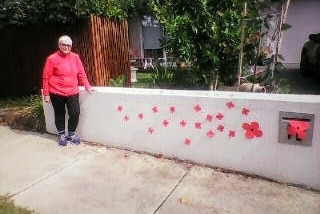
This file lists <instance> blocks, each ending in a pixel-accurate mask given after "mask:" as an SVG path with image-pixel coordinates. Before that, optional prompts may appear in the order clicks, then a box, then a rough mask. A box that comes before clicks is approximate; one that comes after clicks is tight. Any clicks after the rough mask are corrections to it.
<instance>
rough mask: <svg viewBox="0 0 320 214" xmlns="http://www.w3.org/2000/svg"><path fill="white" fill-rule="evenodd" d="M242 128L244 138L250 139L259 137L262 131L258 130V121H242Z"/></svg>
mask: <svg viewBox="0 0 320 214" xmlns="http://www.w3.org/2000/svg"><path fill="white" fill-rule="evenodd" d="M242 128H243V129H245V130H246V138H247V139H252V138H254V137H261V136H262V134H263V132H262V131H261V130H260V126H259V123H258V122H251V123H250V124H249V123H243V124H242Z"/></svg>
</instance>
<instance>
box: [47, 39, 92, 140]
mask: <svg viewBox="0 0 320 214" xmlns="http://www.w3.org/2000/svg"><path fill="white" fill-rule="evenodd" d="M58 48H59V49H58V50H57V51H56V52H55V53H53V54H51V55H50V56H48V57H47V59H46V62H45V65H44V68H43V75H42V86H43V95H44V100H45V102H50V101H51V103H52V106H53V109H54V117H55V125H56V128H57V131H58V134H59V140H58V141H59V145H61V146H66V145H67V142H68V141H70V142H72V143H74V144H80V139H79V137H78V136H77V135H76V129H77V126H78V121H79V115H80V104H79V87H78V86H79V84H82V85H84V87H85V89H86V91H88V92H91V86H90V84H89V81H88V79H87V75H86V73H85V70H84V67H83V64H82V62H81V60H80V57H79V55H78V54H76V53H74V52H72V51H71V48H72V40H71V38H70V37H69V36H67V35H64V36H61V37H60V38H59V40H58ZM66 107H67V111H68V116H69V118H68V134H67V135H66V133H65V131H66V130H65V117H66Z"/></svg>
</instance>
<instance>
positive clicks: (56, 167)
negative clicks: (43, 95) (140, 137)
mask: <svg viewBox="0 0 320 214" xmlns="http://www.w3.org/2000/svg"><path fill="white" fill-rule="evenodd" d="M0 163H1V164H0V194H1V195H4V194H9V195H12V199H13V200H14V202H15V203H16V204H17V205H19V206H23V207H28V208H29V209H32V210H35V212H37V213H40V214H78V213H81V214H87V213H88V214H89V213H90V214H100V213H101V214H104V213H107V214H108V213H110V214H118V213H119V214H172V213H175V214H179V213H181V214H194V213H197V214H198V213H200V214H202V213H203V214H205V213H235V214H238V213H240V214H242V213H246V214H248V213H268V214H269V213H290V214H291V213H303V214H309V213H310V214H318V213H320V194H319V193H318V192H316V191H309V190H305V189H303V188H297V187H290V186H287V185H281V184H278V183H274V182H269V181H266V180H261V179H256V178H250V177H246V176H243V175H238V174H231V173H224V172H221V171H217V170H214V169H211V168H208V167H202V166H196V165H191V164H187V163H183V162H177V161H174V160H168V159H165V158H156V157H153V156H150V155H147V154H141V153H136V152H132V151H127V150H121V149H116V148H107V147H104V146H92V145H87V144H86V143H83V144H81V145H79V146H75V145H69V144H68V146H67V147H60V146H58V145H57V143H56V136H53V135H49V134H40V133H34V132H23V131H18V130H13V129H10V128H9V127H7V126H0Z"/></svg>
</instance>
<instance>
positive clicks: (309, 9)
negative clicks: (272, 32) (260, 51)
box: [280, 0, 320, 64]
mask: <svg viewBox="0 0 320 214" xmlns="http://www.w3.org/2000/svg"><path fill="white" fill-rule="evenodd" d="M319 20H320V1H319V0H291V4H290V6H289V9H288V16H287V19H286V21H285V23H288V24H289V25H291V26H292V28H290V29H288V30H286V31H284V34H283V38H282V43H281V48H280V54H281V55H282V56H283V57H284V59H285V62H284V63H293V64H298V63H300V55H301V50H302V47H303V44H304V43H305V42H306V41H308V40H309V38H308V36H309V34H310V33H320V24H319Z"/></svg>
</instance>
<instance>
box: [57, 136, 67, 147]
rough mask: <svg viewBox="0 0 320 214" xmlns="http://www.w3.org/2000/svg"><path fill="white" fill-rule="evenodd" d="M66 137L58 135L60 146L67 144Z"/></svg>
mask: <svg viewBox="0 0 320 214" xmlns="http://www.w3.org/2000/svg"><path fill="white" fill-rule="evenodd" d="M67 141H68V139H67V137H66V136H65V135H64V134H60V135H59V145H60V146H66V145H67Z"/></svg>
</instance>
